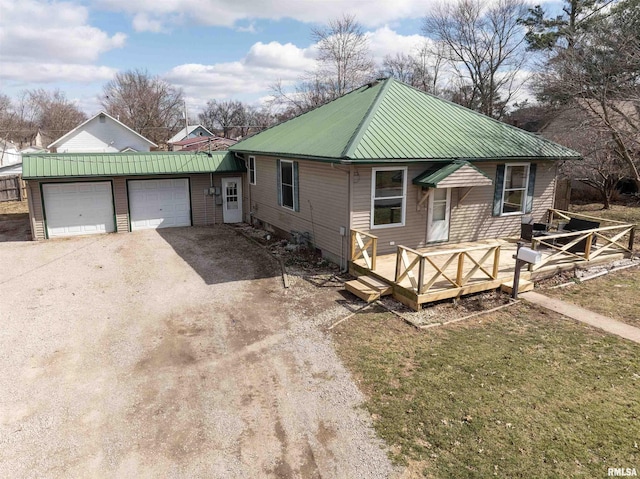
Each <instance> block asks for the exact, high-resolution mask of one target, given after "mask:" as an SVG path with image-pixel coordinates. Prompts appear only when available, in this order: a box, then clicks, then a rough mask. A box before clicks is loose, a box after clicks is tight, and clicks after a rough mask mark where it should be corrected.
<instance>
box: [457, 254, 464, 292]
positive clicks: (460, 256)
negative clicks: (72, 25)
mask: <svg viewBox="0 0 640 479" xmlns="http://www.w3.org/2000/svg"><path fill="white" fill-rule="evenodd" d="M465 254H466V253H465V252H464V251H463V252H462V253H458V272H457V273H456V283H457V285H458V288H460V287H461V286H462V276H463V274H464V255H465Z"/></svg>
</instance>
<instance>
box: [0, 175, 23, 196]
mask: <svg viewBox="0 0 640 479" xmlns="http://www.w3.org/2000/svg"><path fill="white" fill-rule="evenodd" d="M26 198H27V185H26V183H25V182H24V181H23V179H22V176H20V175H16V176H2V177H0V202H2V201H22V200H25V199H26Z"/></svg>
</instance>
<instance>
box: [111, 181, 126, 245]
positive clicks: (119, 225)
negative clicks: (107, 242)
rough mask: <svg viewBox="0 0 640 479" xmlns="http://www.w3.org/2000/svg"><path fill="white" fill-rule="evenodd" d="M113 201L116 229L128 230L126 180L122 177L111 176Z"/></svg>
mask: <svg viewBox="0 0 640 479" xmlns="http://www.w3.org/2000/svg"><path fill="white" fill-rule="evenodd" d="M112 181H113V202H114V205H115V213H116V231H117V232H118V233H127V232H128V231H129V199H128V198H127V181H126V178H124V177H117V178H113V179H112Z"/></svg>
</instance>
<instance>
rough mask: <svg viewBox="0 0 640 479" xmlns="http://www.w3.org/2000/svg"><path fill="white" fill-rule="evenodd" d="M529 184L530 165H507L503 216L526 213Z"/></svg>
mask: <svg viewBox="0 0 640 479" xmlns="http://www.w3.org/2000/svg"><path fill="white" fill-rule="evenodd" d="M528 184H529V165H528V164H525V165H505V167H504V183H503V187H502V211H501V213H502V214H503V215H509V214H521V213H524V212H525V206H526V204H525V201H526V198H527V186H528Z"/></svg>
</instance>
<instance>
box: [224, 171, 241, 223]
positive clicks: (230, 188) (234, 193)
mask: <svg viewBox="0 0 640 479" xmlns="http://www.w3.org/2000/svg"><path fill="white" fill-rule="evenodd" d="M222 200H223V201H222V220H223V221H224V222H225V223H240V222H242V178H222Z"/></svg>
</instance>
